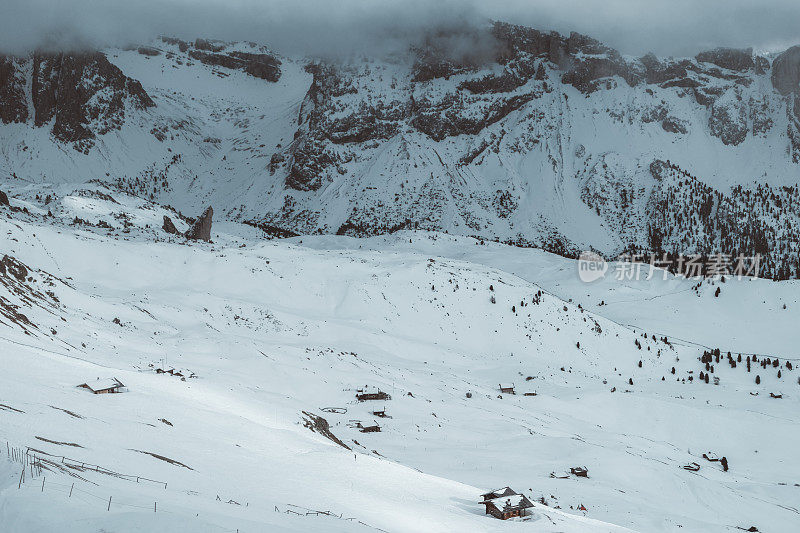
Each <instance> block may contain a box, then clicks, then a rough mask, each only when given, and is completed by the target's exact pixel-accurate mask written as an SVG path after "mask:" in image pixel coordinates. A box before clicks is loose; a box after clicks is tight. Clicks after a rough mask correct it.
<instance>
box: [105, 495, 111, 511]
mask: <svg viewBox="0 0 800 533" xmlns="http://www.w3.org/2000/svg"><path fill="white" fill-rule="evenodd" d="M110 510H111V496H109V497H108V509H106V511H110Z"/></svg>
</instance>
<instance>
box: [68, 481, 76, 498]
mask: <svg viewBox="0 0 800 533" xmlns="http://www.w3.org/2000/svg"><path fill="white" fill-rule="evenodd" d="M74 488H75V483H73V484H72V486H71V487H70V488H69V497H70V498H72V489H74Z"/></svg>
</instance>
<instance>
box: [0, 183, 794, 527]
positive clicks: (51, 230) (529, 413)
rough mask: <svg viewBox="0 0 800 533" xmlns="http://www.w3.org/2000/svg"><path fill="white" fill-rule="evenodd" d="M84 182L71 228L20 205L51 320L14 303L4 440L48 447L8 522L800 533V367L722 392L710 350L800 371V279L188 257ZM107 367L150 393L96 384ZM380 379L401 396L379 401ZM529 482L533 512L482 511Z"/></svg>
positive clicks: (251, 234) (254, 238)
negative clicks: (710, 456) (86, 190)
mask: <svg viewBox="0 0 800 533" xmlns="http://www.w3.org/2000/svg"><path fill="white" fill-rule="evenodd" d="M79 189H80V187H77V188H75V189H72V188H70V187H66V186H64V188H62V189H61V190H60V196H59V197H58V198H57V199H56V200H55V201H54V202H53V203H51V204H50V205H49V206H48V209H50V211H51V212H52V213H53V217H48V216H46V211H44V212H42V211H43V210H42V209H39V210H38V211H36V212H34V211H33V210H32V209H29V211H30V214H25V213H23V212H19V211H18V212H14V213H10V212H9V210H8V209H3V210H0V215H2V216H0V253H1V254H7V255H8V256H11V257H14V258H16V260H19V261H21V262H22V263H24V264H25V265H26V266H27V268H28V269H30V270H29V272H28V277H27V279H26V280H25V281H18V280H16V279H15V278H13V277H12V276H11V275H10V274H8V275H5V276H2V275H0V281H3V283H2V284H0V303H2V304H3V306H4V307H3V309H6V310H8V309H15V310H16V312H18V313H22V314H24V315H25V316H26V317H27V319H28V320H29V321H30V323H31V325H25V324H24V322H22V323H20V320H19V319H18V320H17V321H16V322H15V321H12V320H11V319H10V318H9V316H8V315H7V314H0V354H1V356H0V361H2V372H0V443H1V442H2V441H3V440H5V441H6V442H7V443H8V450H10V449H11V448H18V449H22V450H25V449H26V448H29V449H33V450H35V451H32V452H30V453H32V454H34V455H36V456H38V457H40V458H41V457H44V458H45V459H47V458H48V457H49V458H50V460H51V462H50V463H45V468H43V469H42V470H41V471H39V470H38V469H36V468H34V469H33V470H31V468H30V467H28V469H27V471H26V474H25V475H24V478H23V479H24V482H22V483H20V476H21V471H22V469H23V465H22V464H21V463H19V462H15V461H12V460H10V458H8V457H6V455H5V454H6V453H7V451H6V450H7V449H6V447H2V448H3V450H2V452H3V453H2V454H0V455H2V456H3V457H2V459H0V526H1V527H0V529H1V530H2V531H4V532H5V531H8V532H28V531H54V530H58V531H70V532H71V531H76V532H78V531H114V532H119V533H127V532H133V531H141V530H146V531H187V532H188V531H192V532H194V531H209V532H216V531H237V530H238V531H241V532H249V531H254V532H256V531H257V532H260V531H298V532H299V531H333V532H338V531H391V532H395V531H397V532H417V531H436V532H438V531H441V532H451V531H486V532H492V531H498V532H499V531H532V532H533V531H535V532H557V531H558V532H575V533H579V532H581V533H582V532H617V531H639V532H647V533H649V532H667V531H669V532H673V531H681V532H732V531H740V530H737V529H736V528H737V527H742V528H748V527H750V526H753V525H755V526H757V527H758V528H759V530H760V531H765V532H787V533H788V532H791V531H796V529H797V525H798V523H800V510H799V509H798V507H799V506H798V501H800V486H798V483H800V468H799V467H798V465H797V461H796V460H795V456H796V447H797V440H798V437H800V426H799V425H798V423H799V422H800V415H798V413H799V412H800V411H798V389H800V386H798V383H797V372H798V371H797V370H792V371H789V370H787V369H785V368H782V370H783V377H782V378H781V379H779V378H778V377H777V375H776V374H777V371H776V370H775V369H773V368H772V367H768V368H767V369H766V370H765V369H762V368H761V366H758V365H755V366H754V368H753V370H752V372H751V373H747V371H746V370H745V369H744V365H743V364H742V365H739V366H738V367H737V368H730V367H729V366H728V365H727V364H725V363H724V358H723V361H722V362H721V363H718V364H716V369H715V373H714V376H715V377H719V378H720V384H719V385H714V384H713V383H712V384H705V383H700V382H698V380H697V376H698V374H699V372H700V371H701V370H703V369H704V367H703V365H702V364H701V363H700V361H699V359H698V358H699V357H700V355H701V354H702V351H703V347H702V346H708V347H719V348H721V349H722V350H723V354H724V353H725V352H727V351H728V350H731V351H732V352H733V354H734V357H735V356H736V354H738V353H740V352H741V353H757V354H761V355H759V358H761V357H762V356H770V357H773V358H774V357H779V358H780V360H781V362H782V363H783V362H785V361H787V360H791V361H793V362H794V363H796V364H800V352H799V351H798V348H797V346H798V340H800V337H798V334H797V331H796V326H795V325H796V324H797V320H798V309H800V307H798V306H800V302H798V299H800V284H798V283H797V282H768V281H763V280H742V281H737V280H734V279H731V280H727V281H726V283H724V284H722V283H721V282H719V281H717V282H706V283H702V284H701V285H700V287H699V288H697V289H693V287H694V286H695V285H697V282H696V281H694V280H685V279H682V278H675V277H672V276H668V277H667V279H666V280H663V279H662V277H661V276H654V277H653V279H652V280H650V281H644V280H643V281H639V282H635V281H626V282H618V281H616V280H614V279H613V277H611V276H608V277H607V278H606V279H605V280H604V281H601V282H598V283H597V284H583V283H581V282H580V281H579V280H578V277H577V270H576V265H575V262H574V261H571V260H568V259H564V258H561V257H557V256H554V255H551V254H547V253H543V252H540V251H535V250H527V249H521V248H515V247H508V246H503V245H498V244H491V243H487V244H484V245H480V244H479V242H478V241H476V240H474V239H470V238H466V237H454V236H450V235H445V234H438V233H424V232H399V233H396V234H394V235H391V236H386V237H380V238H372V239H364V240H357V239H352V238H347V237H335V236H317V237H302V238H295V239H289V240H273V241H264V240H262V239H261V238H260V236H259V232H258V230H255V229H254V228H251V227H248V226H242V225H239V224H236V223H232V222H227V223H215V225H214V227H213V229H212V240H213V243H211V244H207V243H191V244H189V243H187V242H186V241H185V240H184V239H183V238H180V237H166V236H165V234H164V233H163V232H161V230H160V229H157V225H158V224H159V223H160V218H161V216H162V214H166V213H168V212H169V211H168V210H166V209H164V208H162V207H160V206H157V205H155V204H149V203H147V202H144V201H141V200H137V199H134V198H130V197H126V196H124V195H121V194H117V193H114V194H113V195H112V196H113V200H108V199H103V198H101V197H99V196H98V195H96V194H95V195H92V194H78V193H77V192H76V191H78V190H79ZM29 192H30V191H29ZM17 193H18V194H16V193H15V194H14V195H12V205H15V206H17V207H24V206H26V205H31V206H33V204H32V203H27V201H26V200H22V199H18V197H24V194H22V193H21V192H20V191H17ZM114 213H116V215H115V214H114ZM91 214H94V216H95V218H94V219H91V217H90V215H91ZM75 217H79V218H81V219H84V220H89V221H90V222H91V223H92V224H96V223H97V221H99V220H101V219H102V220H105V221H106V222H110V223H111V224H110V225H111V226H112V227H111V228H104V227H96V226H88V225H81V224H71V223H70V221H72V220H73V219H74V218H75ZM121 221H126V222H125V224H124V225H123V226H120V222H121ZM178 223H180V224H183V226H181V227H179V229H185V224H184V223H183V222H182V221H180V220H176V224H178ZM1 254H0V255H1ZM716 287H722V291H721V294H720V296H719V297H715V296H714V291H715V289H716ZM492 299H493V300H494V303H493V301H492ZM601 301H604V305H599V304H600V302H601ZM784 304H786V307H785V308H784ZM14 306H16V307H14ZM512 309H513V310H512ZM26 331H27V333H26ZM645 334H646V336H645ZM664 335H666V336H667V341H666V342H665V341H664V340H663V339H662V336H664ZM639 346H641V347H639ZM640 361H641V363H642V366H641V367H639V362H640ZM672 367H675V369H676V374H675V375H673V374H671V368H672ZM158 368H161V369H164V370H170V369H176V370H180V373H181V374H182V375H183V378H181V377H180V376H176V375H171V374H169V373H157V372H156V369H158ZM756 374H758V375H760V380H761V382H760V384H759V385H756V384H755V382H754V376H755V375H756ZM690 375H692V376H693V377H694V381H693V382H691V383H690V382H688V381H681V380H682V379H684V380H685V379H687V378H688V376H690ZM109 376H114V377H116V378H118V379H119V380H120V381H122V382H123V383H124V384H125V386H126V389H127V391H126V392H124V393H121V394H112V395H93V394H91V393H89V392H88V391H86V390H85V389H81V388H78V387H76V386H77V385H79V384H81V383H84V382H87V381H89V380H94V379H96V378H98V377H101V378H102V377H109ZM662 377H664V380H663V381H662ZM629 380H630V381H629ZM505 382H513V383H515V385H516V394H515V395H501V394H500V392H499V390H498V384H499V383H505ZM631 383H632V384H631ZM364 388H369V389H370V390H374V389H380V390H382V391H384V392H387V393H388V394H390V395H391V399H387V400H381V401H367V402H361V403H359V402H357V401H356V399H355V394H356V391H357V390H358V389H364ZM770 392H772V393H775V394H781V395H782V397H781V398H780V399H775V398H771V397H770V394H769V393H770ZM467 393H471V397H467ZM525 393H529V395H526V394H525ZM531 393H536V395H532V394H531ZM756 393H757V395H755V394H756ZM327 408H340V409H337V410H338V411H340V413H336V412H330V411H331V410H330V409H327ZM342 408H343V409H346V412H345V413H341V411H342ZM384 408H385V410H386V413H387V415H389V417H390V418H378V417H376V416H374V415H373V413H372V412H373V411H375V410H381V409H384ZM304 412H305V413H308V414H304ZM309 414H310V415H313V416H314V417H324V418H325V419H326V420H327V422H328V423H329V424H330V431H331V432H332V434H333V435H335V437H336V438H337V439H340V441H341V442H342V443H343V444H345V445H346V446H348V447H349V448H351V449H350V450H347V449H345V448H344V447H342V446H340V445H337V444H336V443H334V442H333V441H332V440H329V439H327V438H326V437H325V436H324V435H322V433H320V432H319V431H316V432H315V431H311V430H310V429H309V428H308V427H305V425H304V420H309V419H311V416H310V415H309ZM356 421H360V422H362V423H363V425H365V426H369V425H373V424H374V423H375V422H376V421H377V424H378V425H380V427H381V431H380V432H375V433H361V432H360V431H359V429H358V426H357V425H356V423H355V422H356ZM167 422H168V423H167ZM709 450H714V452H715V453H717V454H718V455H719V456H720V457H722V456H725V457H727V459H728V461H729V464H730V470H729V471H728V472H723V471H722V468H721V466H720V464H719V463H716V462H715V463H711V462H708V461H705V460H704V459H702V454H703V453H704V452H708V451H709ZM62 457H65V459H62ZM691 462H697V463H698V464H700V465H701V469H700V470H699V471H698V472H689V471H686V470H684V469H682V468H681V466H683V465H685V464H687V463H691ZM81 463H84V464H85V465H88V466H84V468H77V467H76V465H80V464H81ZM58 464H62V465H73V467H67V466H62V467H60V468H59V467H57V466H55V465H58ZM584 465H585V466H586V467H587V468H588V470H589V477H588V478H578V477H575V476H570V477H568V478H567V479H559V477H561V475H562V474H561V473H562V472H564V471H567V472H568V471H569V468H570V467H574V466H584ZM92 468H95V470H92ZM110 472H115V473H119V474H124V476H118V475H112V474H111V473H110ZM551 473H555V474H556V477H551V475H550V474H551ZM506 485H508V486H510V487H512V488H513V489H515V490H516V491H517V492H519V493H521V494H524V495H526V496H527V497H528V498H529V499H530V500H531V501H533V502H534V503H535V506H534V508H533V509H532V510H531V515H530V517H528V519H527V520H513V521H500V520H496V519H494V518H492V517H490V516H487V515H485V514H484V508H483V505H481V504H480V503H479V501H480V495H481V494H483V493H485V492H486V491H487V490H488V489H490V488H491V487H498V486H500V487H502V486H506ZM70 491H72V494H71V496H70ZM540 497H544V500H545V501H546V502H547V505H543V504H540V503H537V501H538V500H539V498H540ZM109 498H110V500H109ZM581 505H583V506H585V507H586V508H587V511H585V512H581V511H577V510H576V509H577V508H578V507H579V506H581ZM287 511H288V512H287ZM315 511H330V513H331V514H332V515H334V514H335V516H330V515H326V514H316V513H313V512H315ZM310 512H311V514H308V513H310ZM298 513H299V514H298Z"/></svg>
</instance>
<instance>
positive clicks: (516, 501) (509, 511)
mask: <svg viewBox="0 0 800 533" xmlns="http://www.w3.org/2000/svg"><path fill="white" fill-rule="evenodd" d="M481 503H482V504H484V505H485V506H486V514H490V515H492V516H494V517H495V518H498V519H500V520H508V519H509V518H514V517H517V516H525V513H526V510H527V509H529V508H531V507H533V503H531V501H530V500H529V499H528V498H526V497H525V496H524V495H522V494H511V495H508V496H501V497H499V498H493V499H490V500H485V501H482V502H481Z"/></svg>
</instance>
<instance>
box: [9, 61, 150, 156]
mask: <svg viewBox="0 0 800 533" xmlns="http://www.w3.org/2000/svg"><path fill="white" fill-rule="evenodd" d="M28 76H30V80H28ZM28 83H30V96H28V94H27V84H28ZM0 97H2V99H1V100H0V101H1V102H2V103H0V120H2V121H3V123H6V124H7V123H10V122H26V121H28V120H31V121H32V122H33V124H34V126H36V127H50V128H51V132H52V134H53V137H54V138H55V140H57V141H59V142H63V143H71V144H73V145H74V146H75V148H76V149H78V150H81V151H88V149H89V148H91V146H92V145H93V139H94V138H95V137H96V136H97V135H103V134H105V133H107V132H109V131H111V130H114V129H118V128H119V127H120V126H121V125H122V124H123V123H124V121H125V113H126V106H128V105H130V106H131V107H132V108H134V109H139V110H143V109H146V108H148V107H152V106H153V105H154V103H153V101H152V99H151V98H150V96H149V95H148V94H147V93H146V92H145V91H144V89H142V86H141V84H140V83H139V82H138V81H136V80H133V79H131V78H129V77H127V76H125V75H124V74H123V73H122V71H120V69H119V68H117V67H116V66H114V65H112V64H111V63H109V61H108V59H107V58H106V56H105V55H104V54H102V53H99V52H93V53H73V54H65V53H61V54H44V53H36V54H33V55H32V56H31V57H29V58H9V57H5V58H2V59H0ZM29 109H32V111H33V116H29V111H28V110H29Z"/></svg>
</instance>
